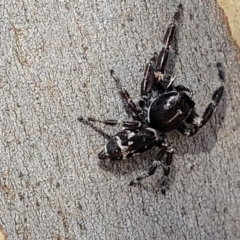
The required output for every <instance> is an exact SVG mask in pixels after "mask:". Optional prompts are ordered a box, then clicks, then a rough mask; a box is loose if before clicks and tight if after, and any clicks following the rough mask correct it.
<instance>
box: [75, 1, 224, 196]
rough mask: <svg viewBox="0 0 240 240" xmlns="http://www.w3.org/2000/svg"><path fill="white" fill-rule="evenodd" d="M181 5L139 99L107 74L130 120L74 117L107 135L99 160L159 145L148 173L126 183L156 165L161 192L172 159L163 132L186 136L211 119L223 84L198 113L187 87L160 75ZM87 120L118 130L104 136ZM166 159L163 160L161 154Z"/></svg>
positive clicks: (152, 61) (219, 65)
mask: <svg viewBox="0 0 240 240" xmlns="http://www.w3.org/2000/svg"><path fill="white" fill-rule="evenodd" d="M181 12H182V5H181V4H180V5H179V6H178V9H177V11H176V13H175V15H174V17H173V21H172V23H171V24H170V25H169V27H168V29H167V31H166V33H165V37H164V41H163V45H164V46H163V48H162V49H161V51H160V53H159V55H155V56H154V57H153V58H152V59H151V60H150V62H149V63H148V64H147V66H146V69H145V73H144V78H143V81H142V83H141V100H140V101H139V102H138V104H135V103H134V102H133V101H132V99H131V98H130V96H129V94H128V92H127V90H126V89H125V88H123V87H122V86H121V84H120V81H119V79H118V78H117V77H115V76H114V72H113V70H111V75H112V77H113V79H114V80H115V82H116V84H117V86H118V88H119V92H120V95H121V98H122V100H123V101H124V102H125V103H126V104H125V107H126V110H127V111H130V112H131V116H132V121H118V120H97V119H94V118H83V117H79V118H78V120H79V121H80V122H83V123H85V124H88V125H91V126H92V127H94V128H95V130H97V131H98V132H100V133H102V134H104V135H105V136H107V137H108V138H109V141H108V143H107V144H106V145H105V148H104V149H103V150H102V151H101V152H100V153H99V154H98V157H99V159H101V160H103V159H107V158H108V159H110V160H121V159H125V158H128V157H131V156H134V155H137V154H140V153H142V152H145V151H147V150H148V149H150V148H152V147H153V146H157V147H159V148H160V151H159V153H158V155H157V156H156V158H155V160H154V161H153V163H152V165H151V166H150V168H149V170H148V172H146V173H144V174H142V175H141V176H139V177H137V178H136V179H135V180H133V181H131V182H130V185H134V184H136V183H138V182H139V181H141V180H142V179H144V178H146V177H148V176H150V175H153V174H154V173H155V171H156V169H157V167H158V166H159V165H160V166H161V167H162V168H163V179H162V182H161V186H162V193H163V194H164V193H165V190H166V188H167V179H168V176H169V174H170V166H171V163H172V159H173V148H172V147H171V145H170V143H169V142H168V140H167V138H166V135H165V133H166V132H169V131H172V130H174V129H176V130H178V131H179V132H180V133H182V134H183V135H186V136H193V135H195V134H196V133H197V132H198V130H199V129H200V128H202V127H203V126H204V125H205V124H206V123H207V122H208V121H209V119H210V118H211V116H212V114H213V112H214V109H215V108H216V106H217V105H218V103H219V102H220V100H221V97H222V94H223V91H224V87H223V86H221V87H220V88H218V89H217V90H216V91H215V92H214V94H213V96H212V101H211V103H209V105H208V106H207V108H206V110H205V112H204V114H203V115H202V116H199V115H198V114H197V113H196V111H195V108H194V106H195V103H194V101H193V100H192V99H191V97H190V96H189V95H187V94H186V92H190V93H191V90H190V89H188V88H186V87H184V86H182V85H177V86H175V85H174V83H173V81H174V78H171V79H169V78H167V77H166V76H165V75H164V71H165V66H166V63H167V60H168V55H169V51H170V46H171V43H172V41H173V38H174V36H175V30H176V26H177V25H178V22H179V19H180V15H181ZM217 67H218V70H219V77H220V79H221V80H223V76H224V75H223V72H222V67H221V64H220V63H218V64H217ZM91 122H99V123H103V124H107V125H111V126H114V125H120V126H121V131H120V132H118V133H117V134H116V135H114V136H108V135H107V134H105V133H103V131H102V130H100V129H98V128H96V127H95V126H94V125H93V124H92V123H91ZM165 154H166V155H167V156H166V159H165V160H163V157H164V155H165Z"/></svg>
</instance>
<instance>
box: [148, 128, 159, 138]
mask: <svg viewBox="0 0 240 240" xmlns="http://www.w3.org/2000/svg"><path fill="white" fill-rule="evenodd" d="M146 130H148V131H149V132H153V133H154V135H155V138H156V140H158V135H157V132H156V130H155V129H153V128H146Z"/></svg>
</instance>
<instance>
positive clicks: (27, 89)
mask: <svg viewBox="0 0 240 240" xmlns="http://www.w3.org/2000/svg"><path fill="white" fill-rule="evenodd" d="M178 4H179V1H163V0H160V1H153V0H149V1H144V0H140V1H132V0H126V1H119V0H118V1H112V0H102V1H100V0H99V1H83V0H81V1H80V0H79V1H44V0H43V1H30V0H23V1H16V0H13V1H2V3H1V5H0V29H1V35H0V45H1V47H0V87H1V89H0V102H1V104H0V108H1V114H0V130H1V131H0V135H1V136H0V139H1V140H0V141H1V144H0V185H1V188H0V225H1V226H0V229H1V228H2V229H3V231H4V232H5V234H6V235H7V238H8V239H9V240H16V239H58V240H60V239H83V240H84V239H104V240H105V239H106V240H107V239H109V240H110V239H111V240H112V239H119V240H125V239H138V240H142V239H240V230H239V226H240V161H239V156H240V147H239V141H240V129H239V124H240V120H239V119H240V108H239V103H240V101H239V96H240V84H239V75H240V66H239V58H238V57H237V56H239V55H238V52H237V49H236V48H235V47H234V45H233V43H232V42H231V41H230V40H229V36H228V32H227V29H226V26H225V24H224V22H223V20H222V19H223V16H222V12H221V11H220V10H219V9H218V8H217V6H216V5H215V1H213V0H211V1H209V0H203V1H198V0H188V1H184V3H183V7H184V12H183V16H182V20H181V24H180V26H179V31H178V34H177V47H178V54H177V55H175V54H174V51H173V52H172V55H173V56H174V55H175V57H173V58H172V59H173V61H174V65H175V67H174V70H173V74H174V75H177V80H176V81H177V83H179V84H184V85H186V86H187V87H190V88H191V89H192V90H193V94H194V96H193V99H194V100H195V101H196V104H197V110H198V112H199V113H201V112H203V111H204V108H205V107H206V106H207V104H208V103H209V102H210V99H211V96H212V93H213V91H214V90H215V89H217V88H218V87H219V86H220V85H221V84H222V83H221V82H220V80H219V78H218V74H217V69H216V63H217V62H221V63H222V64H223V67H224V71H225V74H226V82H225V93H224V97H223V101H222V102H221V103H220V105H219V108H218V110H217V111H216V113H215V114H214V116H213V118H212V120H211V121H210V122H209V123H208V124H207V125H206V126H205V127H204V128H203V129H202V131H201V132H200V133H199V134H198V135H197V136H195V137H192V138H186V137H184V136H181V135H180V134H179V133H177V132H172V133H170V134H168V136H169V141H170V142H171V143H172V145H173V147H174V148H175V155H174V162H173V169H172V174H171V185H170V189H169V191H168V192H167V194H166V196H163V195H162V194H161V190H160V186H159V180H160V179H161V175H162V171H161V169H158V171H157V173H156V174H155V175H154V176H153V177H150V178H148V179H146V180H145V181H143V182H142V183H141V185H140V186H136V187H129V186H128V183H129V182H130V181H131V180H132V179H133V178H135V177H136V176H138V175H139V174H141V173H142V172H143V171H145V170H147V169H148V167H149V165H150V164H151V161H152V160H153V159H154V157H155V155H156V153H157V150H158V149H152V150H151V151H149V152H147V153H145V154H143V155H141V156H139V157H134V158H130V159H128V160H126V161H122V162H114V163H109V162H106V163H102V164H99V160H98V158H97V153H98V152H99V151H100V150H101V149H102V148H103V146H104V144H105V143H106V140H105V139H104V138H103V137H102V136H101V135H99V134H97V133H96V132H95V131H94V130H93V129H91V128H90V127H87V126H84V125H82V124H81V123H79V122H78V121H77V117H78V116H93V117H96V118H116V119H126V118H127V115H126V113H125V112H124V110H123V107H122V104H121V101H120V98H119V96H118V94H117V89H116V86H115V83H114V81H113V80H112V78H111V77H110V74H109V70H110V69H114V71H115V73H116V74H117V75H118V76H119V77H120V79H121V81H122V84H123V85H124V86H125V87H126V88H127V90H128V91H129V93H130V94H131V96H132V98H133V99H134V100H135V101H137V100H138V99H139V95H140V84H141V80H142V77H143V71H144V67H145V65H146V63H147V62H148V61H149V59H150V58H151V57H152V55H153V53H154V52H156V51H157V52H158V51H159V49H160V48H161V47H162V44H161V42H162V40H163V36H164V33H165V31H166V28H167V26H168V24H169V23H170V22H171V19H172V16H173V14H174V12H175V10H176V7H177V5H178ZM171 65H173V64H171V62H170V64H169V66H170V67H171ZM98 126H100V125H98ZM101 127H102V128H103V129H104V130H105V131H106V132H108V133H109V134H114V133H115V132H116V131H117V130H118V129H117V128H110V127H106V126H101Z"/></svg>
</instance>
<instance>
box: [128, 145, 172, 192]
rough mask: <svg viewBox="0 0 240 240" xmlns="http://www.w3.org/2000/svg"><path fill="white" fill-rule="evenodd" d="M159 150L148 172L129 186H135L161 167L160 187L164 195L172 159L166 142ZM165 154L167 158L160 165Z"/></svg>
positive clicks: (169, 146) (170, 148)
mask: <svg viewBox="0 0 240 240" xmlns="http://www.w3.org/2000/svg"><path fill="white" fill-rule="evenodd" d="M160 148H161V149H160V151H159V153H158V155H157V157H156V159H155V160H154V161H153V163H152V165H151V166H150V168H149V170H148V172H146V173H143V174H142V175H140V176H138V177H137V178H136V179H134V180H132V181H131V182H130V183H129V185H130V186H132V185H135V184H137V183H139V182H140V181H141V180H142V179H144V178H147V177H149V176H151V175H153V174H154V173H155V171H156V169H157V167H158V166H162V167H163V179H162V182H161V185H162V193H163V194H165V192H166V187H167V179H168V176H169V174H170V167H171V164H172V159H173V148H172V147H171V145H170V144H169V143H168V142H164V143H162V144H161V146H160ZM165 153H166V154H167V158H166V161H165V163H162V159H163V157H164V155H165Z"/></svg>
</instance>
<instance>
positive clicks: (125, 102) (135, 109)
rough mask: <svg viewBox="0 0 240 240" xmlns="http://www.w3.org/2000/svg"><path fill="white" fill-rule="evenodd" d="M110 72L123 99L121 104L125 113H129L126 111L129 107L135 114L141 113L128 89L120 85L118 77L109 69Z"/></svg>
mask: <svg viewBox="0 0 240 240" xmlns="http://www.w3.org/2000/svg"><path fill="white" fill-rule="evenodd" d="M110 73H111V76H112V78H113V79H114V81H115V82H116V85H117V88H118V90H119V94H120V97H121V99H122V100H123V105H124V108H125V111H126V112H127V114H129V111H128V109H129V108H130V110H131V111H132V112H133V113H134V114H135V115H138V114H139V113H141V112H142V110H141V109H140V108H139V107H138V106H137V105H136V104H135V103H134V102H133V100H132V99H131V97H130V95H129V93H128V91H127V90H126V89H125V88H124V87H122V85H121V83H120V80H119V78H118V77H115V76H114V75H115V74H114V71H113V70H111V71H110Z"/></svg>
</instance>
